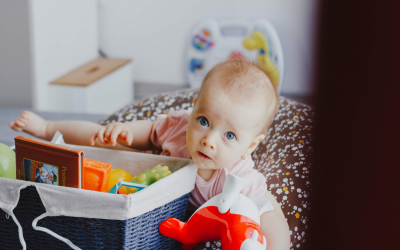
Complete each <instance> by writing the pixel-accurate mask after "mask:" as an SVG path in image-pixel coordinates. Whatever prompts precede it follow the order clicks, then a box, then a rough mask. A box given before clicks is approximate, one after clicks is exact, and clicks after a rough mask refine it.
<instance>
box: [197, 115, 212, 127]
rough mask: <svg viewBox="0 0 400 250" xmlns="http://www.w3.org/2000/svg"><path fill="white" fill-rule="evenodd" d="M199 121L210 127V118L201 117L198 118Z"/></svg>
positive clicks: (202, 124)
mask: <svg viewBox="0 0 400 250" xmlns="http://www.w3.org/2000/svg"><path fill="white" fill-rule="evenodd" d="M197 121H198V122H199V124H200V125H201V126H203V127H208V125H209V124H208V120H207V118H205V117H200V118H198V119H197Z"/></svg>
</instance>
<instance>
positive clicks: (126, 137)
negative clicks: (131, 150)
mask: <svg viewBox="0 0 400 250" xmlns="http://www.w3.org/2000/svg"><path fill="white" fill-rule="evenodd" d="M119 139H121V140H122V141H124V142H125V143H126V145H128V146H130V145H131V144H132V141H133V133H132V132H131V131H126V130H123V131H122V132H121V133H120V135H119Z"/></svg>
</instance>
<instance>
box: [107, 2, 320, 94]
mask: <svg viewBox="0 0 400 250" xmlns="http://www.w3.org/2000/svg"><path fill="white" fill-rule="evenodd" d="M315 4H316V0H218V1H216V0H100V11H99V20H100V21H99V25H100V26H99V34H100V40H99V42H100V48H102V50H103V51H104V53H105V54H106V55H107V56H110V57H119V58H124V57H132V58H133V60H134V61H135V81H136V82H140V83H165V84H175V85H182V86H183V85H185V84H187V80H186V76H185V74H184V67H185V65H184V59H185V51H186V46H187V42H188V34H189V32H190V30H191V29H192V27H193V25H194V24H195V23H196V22H197V21H198V20H199V19H201V18H204V17H206V16H212V17H223V16H225V17H239V16H241V17H244V18H255V17H265V18H267V19H268V20H270V21H271V23H272V24H274V26H275V28H276V29H277V32H278V34H279V35H280V38H281V41H282V45H283V50H284V53H285V71H286V72H285V81H284V86H283V91H282V93H283V94H298V95H307V94H310V93H311V92H312V86H311V84H310V83H311V78H310V75H311V73H312V68H311V66H312V54H313V44H312V42H313V31H314V24H313V23H314V17H315V14H314V13H315V11H314V10H315Z"/></svg>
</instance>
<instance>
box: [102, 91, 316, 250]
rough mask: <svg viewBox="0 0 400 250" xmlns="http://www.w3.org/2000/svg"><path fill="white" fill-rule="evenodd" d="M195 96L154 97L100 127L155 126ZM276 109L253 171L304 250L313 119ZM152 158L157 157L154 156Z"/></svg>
mask: <svg viewBox="0 0 400 250" xmlns="http://www.w3.org/2000/svg"><path fill="white" fill-rule="evenodd" d="M197 92H198V90H180V91H175V92H169V93H162V94H159V95H155V96H152V97H149V98H146V99H143V100H140V101H138V102H135V103H132V104H130V105H128V106H126V107H124V108H122V109H121V110H119V111H117V112H115V113H114V114H112V115H111V116H110V117H108V118H106V119H104V120H102V121H100V123H101V124H103V125H106V124H108V123H110V122H126V121H134V120H142V119H149V120H155V119H156V116H157V115H159V114H167V113H168V112H171V111H173V110H190V109H192V107H193V102H192V100H193V98H194V97H196V96H197ZM279 101H280V106H279V109H278V112H277V114H276V115H275V117H274V120H273V121H272V123H271V125H270V129H269V131H268V136H267V140H263V141H262V142H261V143H260V145H259V146H258V148H257V149H256V150H255V151H254V152H253V154H252V157H253V159H254V162H255V168H256V169H257V170H258V171H259V172H261V173H262V174H263V175H264V176H265V177H266V179H267V185H268V189H269V191H270V192H271V193H272V194H273V195H274V196H275V197H276V199H277V201H278V203H279V204H280V205H281V207H282V210H283V213H284V214H285V216H286V219H287V221H288V224H289V229H290V234H291V249H296V250H298V249H299V250H302V249H306V246H304V243H305V242H306V237H307V223H308V220H309V213H310V193H311V184H310V181H309V175H310V171H311V170H312V168H313V167H314V164H313V161H312V153H313V148H312V142H313V131H314V129H315V125H314V120H315V114H314V112H313V110H312V108H311V107H309V106H307V105H304V104H301V103H298V102H296V101H292V100H290V99H287V98H285V97H280V100H279ZM153 153H157V152H153ZM195 249H199V250H200V249H201V250H203V249H221V243H220V242H219V241H211V242H203V243H201V244H199V245H198V246H197V247H196V248H195Z"/></svg>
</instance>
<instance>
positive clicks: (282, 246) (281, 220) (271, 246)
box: [261, 191, 290, 250]
mask: <svg viewBox="0 0 400 250" xmlns="http://www.w3.org/2000/svg"><path fill="white" fill-rule="evenodd" d="M264 197H266V198H268V199H269V200H270V201H271V203H272V205H273V206H274V210H272V211H270V212H266V213H264V214H262V215H261V232H262V234H263V235H264V236H265V238H266V240H267V250H289V249H290V233H289V226H288V224H287V222H286V219H285V216H284V214H283V212H282V209H281V207H280V206H279V204H278V202H277V201H276V199H275V197H274V196H273V195H272V194H271V193H270V192H268V191H267V192H266V193H265V194H264Z"/></svg>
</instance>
